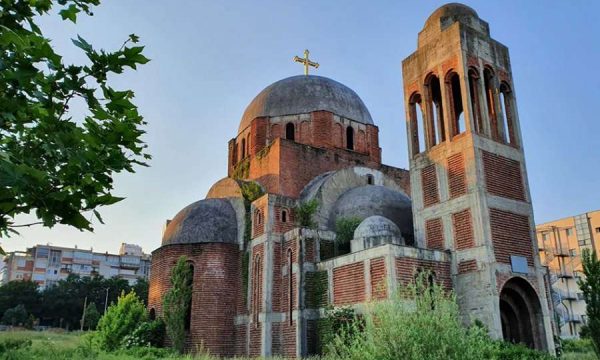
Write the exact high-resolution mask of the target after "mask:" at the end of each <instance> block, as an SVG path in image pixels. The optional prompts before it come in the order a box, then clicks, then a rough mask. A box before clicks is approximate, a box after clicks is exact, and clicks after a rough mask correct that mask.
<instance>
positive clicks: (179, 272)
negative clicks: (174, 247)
mask: <svg viewBox="0 0 600 360" xmlns="http://www.w3.org/2000/svg"><path fill="white" fill-rule="evenodd" d="M192 276H193V273H192V268H191V267H190V264H188V262H187V257H186V256H181V257H180V258H179V259H178V260H177V263H176V264H175V266H174V267H173V269H172V270H171V288H170V289H169V291H167V293H166V294H165V296H164V298H163V309H164V320H165V325H166V332H167V335H168V336H169V340H171V344H172V346H173V349H175V350H176V351H178V352H179V353H183V349H184V345H185V336H186V329H185V324H186V321H187V316H188V314H189V311H190V308H189V307H190V302H191V299H192V281H193V279H192Z"/></svg>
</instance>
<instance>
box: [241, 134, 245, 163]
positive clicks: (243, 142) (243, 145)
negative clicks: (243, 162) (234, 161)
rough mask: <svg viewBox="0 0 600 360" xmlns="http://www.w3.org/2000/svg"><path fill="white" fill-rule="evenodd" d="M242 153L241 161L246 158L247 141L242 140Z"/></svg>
mask: <svg viewBox="0 0 600 360" xmlns="http://www.w3.org/2000/svg"><path fill="white" fill-rule="evenodd" d="M241 148H242V149H241V151H240V153H241V154H242V157H241V158H240V159H243V158H245V157H246V139H242V145H241Z"/></svg>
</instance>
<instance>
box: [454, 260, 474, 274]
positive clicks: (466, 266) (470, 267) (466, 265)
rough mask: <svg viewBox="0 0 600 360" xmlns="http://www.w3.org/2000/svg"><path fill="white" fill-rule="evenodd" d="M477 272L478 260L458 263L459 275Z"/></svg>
mask: <svg viewBox="0 0 600 360" xmlns="http://www.w3.org/2000/svg"><path fill="white" fill-rule="evenodd" d="M472 271H477V261H476V260H473V259H471V260H464V261H461V262H459V263H458V273H459V274H465V273H468V272H472Z"/></svg>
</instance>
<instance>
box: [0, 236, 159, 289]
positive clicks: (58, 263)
mask: <svg viewBox="0 0 600 360" xmlns="http://www.w3.org/2000/svg"><path fill="white" fill-rule="evenodd" d="M69 274H78V275H80V276H92V275H101V276H103V277H106V278H110V277H120V278H123V279H126V280H127V281H128V282H129V283H130V284H132V285H133V284H135V282H136V281H137V279H138V278H145V279H148V277H149V274H150V255H148V254H144V253H143V251H142V248H141V247H140V246H138V245H134V244H125V243H122V244H121V247H120V249H119V253H118V254H109V253H108V252H106V253H100V252H94V251H93V250H85V249H78V248H77V247H75V248H66V247H59V246H52V245H36V246H34V247H32V248H28V249H27V251H14V252H11V253H8V254H7V255H6V256H5V257H4V267H3V268H2V270H0V281H1V282H2V284H4V283H6V282H8V281H12V280H32V281H35V282H36V283H38V285H39V286H40V288H41V289H44V288H46V287H47V286H52V285H53V284H55V283H56V282H57V281H59V280H62V279H66V278H67V276H68V275H69Z"/></svg>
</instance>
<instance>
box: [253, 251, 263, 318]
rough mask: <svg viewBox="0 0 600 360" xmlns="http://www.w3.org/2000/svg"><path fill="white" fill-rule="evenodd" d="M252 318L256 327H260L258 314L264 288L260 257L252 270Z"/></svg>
mask: <svg viewBox="0 0 600 360" xmlns="http://www.w3.org/2000/svg"><path fill="white" fill-rule="evenodd" d="M252 273H253V276H252V318H253V320H254V323H255V326H256V327H258V314H259V312H260V301H261V299H260V288H261V286H262V276H261V274H262V271H261V262H260V256H259V255H256V257H255V258H254V267H253V269H252Z"/></svg>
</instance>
